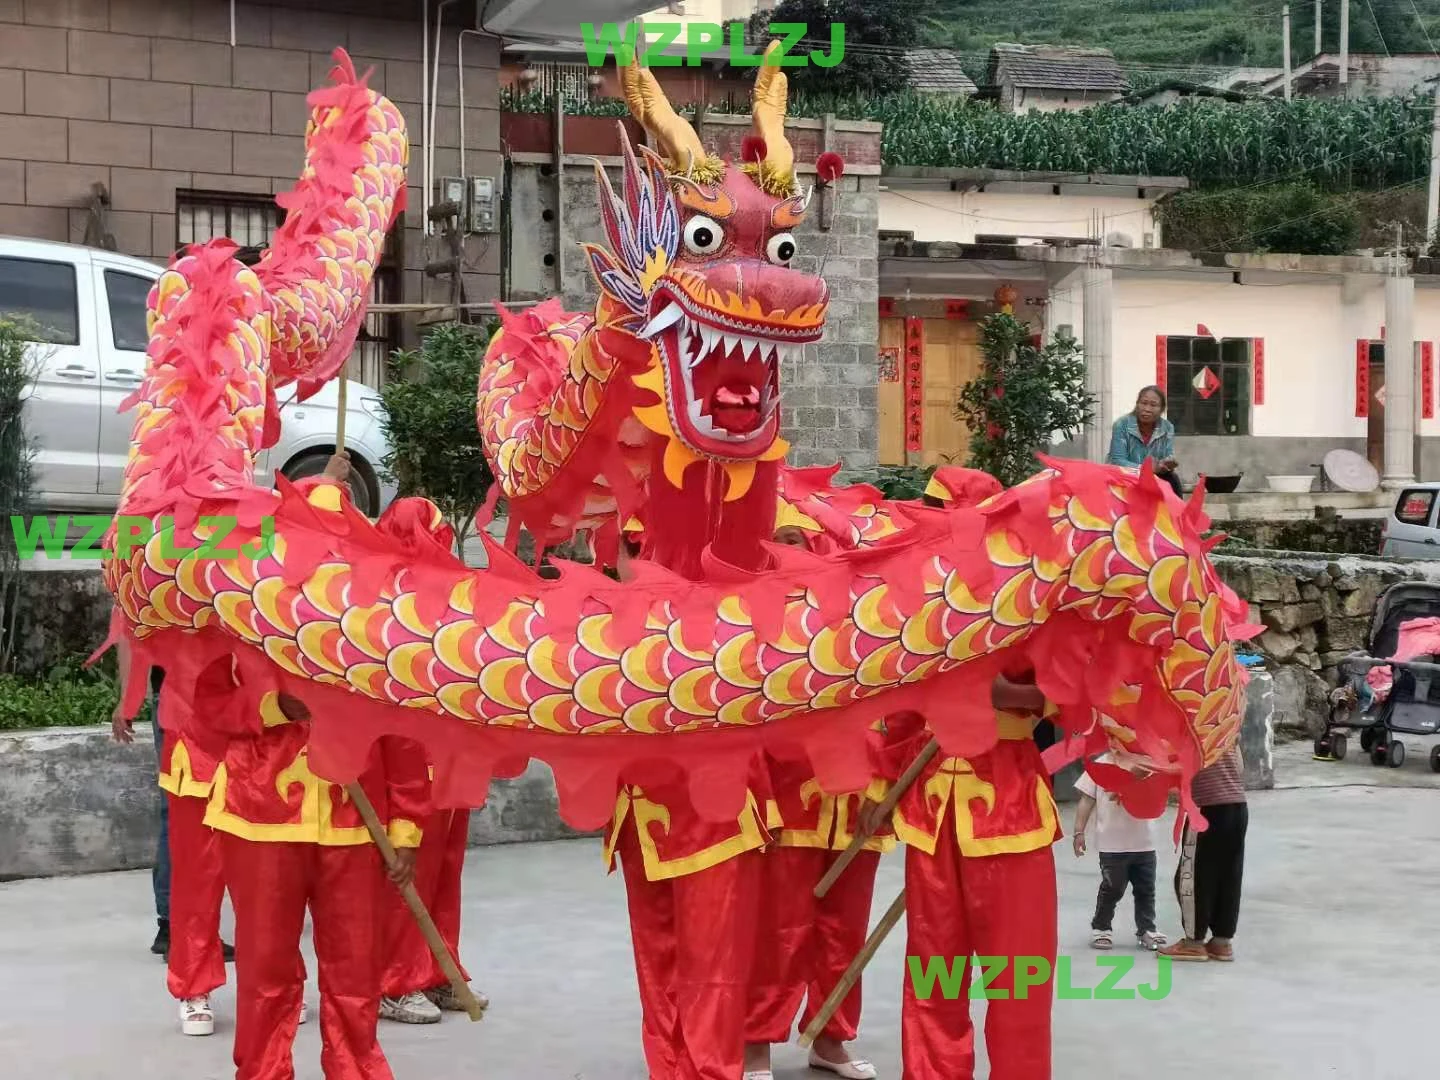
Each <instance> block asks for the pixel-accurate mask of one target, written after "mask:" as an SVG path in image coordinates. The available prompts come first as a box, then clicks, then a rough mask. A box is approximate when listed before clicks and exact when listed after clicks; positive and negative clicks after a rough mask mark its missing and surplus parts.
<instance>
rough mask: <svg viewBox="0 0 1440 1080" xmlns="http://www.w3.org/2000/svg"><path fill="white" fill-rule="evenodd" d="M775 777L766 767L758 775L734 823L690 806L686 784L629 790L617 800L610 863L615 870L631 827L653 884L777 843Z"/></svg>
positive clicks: (608, 842) (609, 838) (608, 854)
mask: <svg viewBox="0 0 1440 1080" xmlns="http://www.w3.org/2000/svg"><path fill="white" fill-rule="evenodd" d="M769 796H770V785H769V777H768V776H767V775H766V774H765V769H764V767H763V765H759V764H758V763H757V765H756V766H755V767H754V768H753V769H752V772H751V782H750V790H748V791H747V792H746V793H745V808H744V809H743V810H741V811H740V815H739V816H738V817H737V818H736V819H735V821H733V822H729V821H707V820H705V819H704V818H702V817H701V816H700V815H699V814H698V813H696V811H695V810H694V809H692V808H691V806H690V795H689V792H688V791H687V789H686V786H685V781H684V780H670V781H666V782H660V783H650V784H647V785H645V787H643V788H642V787H640V786H638V785H634V784H629V785H626V786H625V787H623V788H621V789H620V795H619V797H618V798H617V799H616V800H615V816H614V818H612V819H611V822H610V827H609V829H607V830H606V833H605V862H606V864H607V865H608V866H609V868H610V870H611V871H614V869H615V849H616V847H617V846H618V845H619V841H620V833H621V830H622V829H624V828H625V827H626V825H627V824H628V825H630V826H631V827H632V828H634V829H635V830H636V835H637V838H638V839H639V841H640V854H641V857H642V858H643V859H644V862H645V877H646V879H647V880H649V881H667V880H669V879H671V878H678V877H684V876H685V875H686V874H694V873H698V872H699V871H701V870H708V869H710V867H712V866H718V865H719V864H720V863H723V862H725V861H726V860H727V859H733V858H735V857H736V856H738V855H743V854H745V853H746V852H748V851H756V850H758V849H760V848H763V847H766V846H767V845H769V844H770V843H771V841H772V840H773V836H772V834H771V832H770V829H771V828H772V827H773V826H774V825H776V824H778V821H776V820H774V819H772V818H770V817H769V816H767V813H766V810H767V808H768V806H769V803H770V797H769Z"/></svg>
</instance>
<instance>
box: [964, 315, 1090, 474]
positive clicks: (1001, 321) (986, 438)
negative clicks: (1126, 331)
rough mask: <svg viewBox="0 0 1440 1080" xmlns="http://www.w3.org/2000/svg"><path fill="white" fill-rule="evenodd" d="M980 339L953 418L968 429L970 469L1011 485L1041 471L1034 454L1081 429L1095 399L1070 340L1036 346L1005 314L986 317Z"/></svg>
mask: <svg viewBox="0 0 1440 1080" xmlns="http://www.w3.org/2000/svg"><path fill="white" fill-rule="evenodd" d="M980 334H981V337H980V348H981V353H982V355H983V357H984V359H983V361H982V363H981V368H980V374H979V375H978V376H976V378H974V379H972V380H971V381H970V382H968V383H966V384H965V385H964V386H963V387H961V388H960V399H959V401H958V402H957V403H956V407H955V415H956V416H957V417H959V418H960V419H962V420H964V421H965V423H966V424H967V425H969V428H970V460H969V465H970V467H971V468H972V469H982V470H984V471H985V472H988V473H989V474H990V475H991V476H993V477H995V478H996V479H997V480H999V481H1000V482H1001V483H1002V484H1004V485H1005V486H1006V487H1011V486H1013V485H1015V484H1018V483H1020V481H1022V480H1024V479H1025V478H1026V477H1027V476H1032V475H1033V474H1034V473H1036V472H1038V471H1039V469H1040V463H1039V462H1038V461H1037V460H1036V459H1035V453H1036V451H1039V450H1043V449H1044V448H1045V447H1047V446H1049V445H1050V443H1051V441H1052V438H1053V437H1054V436H1055V435H1056V434H1057V433H1058V434H1059V435H1060V436H1061V437H1062V438H1066V439H1069V438H1073V437H1074V436H1075V435H1076V434H1078V433H1079V432H1080V431H1081V430H1083V428H1084V427H1085V424H1086V423H1087V422H1088V421H1089V420H1090V417H1091V416H1092V415H1093V412H1094V404H1095V402H1094V398H1093V397H1091V395H1089V394H1088V393H1086V391H1085V357H1084V353H1083V351H1082V350H1081V348H1080V343H1079V342H1077V341H1076V340H1075V339H1074V338H1072V337H1056V338H1055V339H1054V340H1053V341H1051V342H1050V344H1048V345H1045V346H1036V345H1034V344H1032V343H1031V341H1030V334H1031V331H1030V328H1029V327H1028V326H1026V325H1025V324H1024V323H1022V322H1021V321H1020V320H1019V319H1017V318H1015V316H1014V315H1011V314H1009V313H1007V312H1003V311H1002V312H996V313H995V314H994V315H990V316H988V317H987V318H986V319H985V320H984V321H983V322H982V323H981V324H980Z"/></svg>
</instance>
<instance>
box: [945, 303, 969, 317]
mask: <svg viewBox="0 0 1440 1080" xmlns="http://www.w3.org/2000/svg"><path fill="white" fill-rule="evenodd" d="M969 317H970V301H969V300H946V301H945V318H947V319H968V318H969Z"/></svg>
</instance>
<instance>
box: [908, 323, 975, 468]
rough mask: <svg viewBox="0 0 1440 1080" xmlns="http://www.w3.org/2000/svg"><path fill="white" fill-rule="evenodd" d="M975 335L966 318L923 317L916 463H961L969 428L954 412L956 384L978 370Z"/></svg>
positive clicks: (958, 392) (958, 387)
mask: <svg viewBox="0 0 1440 1080" xmlns="http://www.w3.org/2000/svg"><path fill="white" fill-rule="evenodd" d="M979 336H980V331H979V327H978V326H976V324H975V323H973V322H970V321H969V320H968V319H926V320H925V372H924V413H923V423H924V427H923V436H922V443H923V447H924V449H923V450H922V451H921V452H920V454H919V455H918V458H919V460H918V461H916V464H920V465H948V464H953V465H963V464H964V463H965V458H966V457H967V455H968V453H969V450H970V431H969V429H968V428H967V427H966V426H965V422H964V421H963V420H960V419H958V418H957V417H956V416H955V402H956V400H957V399H958V398H959V396H960V388H961V387H962V386H964V385H965V384H966V383H967V382H969V381H970V380H971V379H973V378H975V376H976V375H977V374H979V372H980V349H979V345H978V341H979ZM912 460H913V455H912Z"/></svg>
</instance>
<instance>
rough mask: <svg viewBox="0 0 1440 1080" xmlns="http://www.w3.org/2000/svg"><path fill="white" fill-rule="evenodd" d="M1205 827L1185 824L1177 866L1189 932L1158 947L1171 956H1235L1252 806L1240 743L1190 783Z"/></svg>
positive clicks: (1182, 912)
mask: <svg viewBox="0 0 1440 1080" xmlns="http://www.w3.org/2000/svg"><path fill="white" fill-rule="evenodd" d="M1191 793H1192V794H1193V796H1194V799H1195V805H1196V806H1198V807H1199V808H1200V811H1201V813H1203V814H1204V815H1205V821H1206V824H1207V826H1208V827H1207V828H1206V829H1205V831H1204V832H1197V831H1196V829H1195V826H1194V824H1193V823H1192V822H1189V821H1187V822H1186V823H1185V835H1184V841H1183V844H1182V847H1181V852H1180V864H1179V865H1178V866H1177V867H1176V868H1175V897H1176V899H1177V900H1179V901H1180V918H1181V922H1182V923H1183V924H1184V928H1185V936H1184V937H1183V938H1181V939H1180V940H1179V941H1177V942H1175V944H1173V945H1170V946H1167V947H1166V948H1163V949H1161V950H1160V955H1161V956H1168V957H1170V959H1172V960H1220V961H1230V960H1233V959H1235V952H1234V949H1233V947H1232V946H1231V939H1232V938H1234V937H1235V929H1236V927H1237V925H1238V924H1239V921H1240V879H1241V872H1242V871H1243V870H1244V868H1245V831H1246V829H1247V827H1248V826H1249V823H1250V808H1249V806H1248V804H1247V803H1246V800H1245V774H1244V764H1243V762H1242V761H1241V758H1240V748H1239V747H1238V746H1237V747H1232V748H1231V750H1230V752H1229V753H1228V754H1226V755H1225V756H1224V757H1222V758H1221V759H1220V760H1219V761H1217V762H1215V764H1213V765H1211V766H1209V767H1208V768H1205V769H1201V770H1200V772H1198V773H1197V774H1196V775H1195V779H1194V781H1193V783H1192V786H1191Z"/></svg>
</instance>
